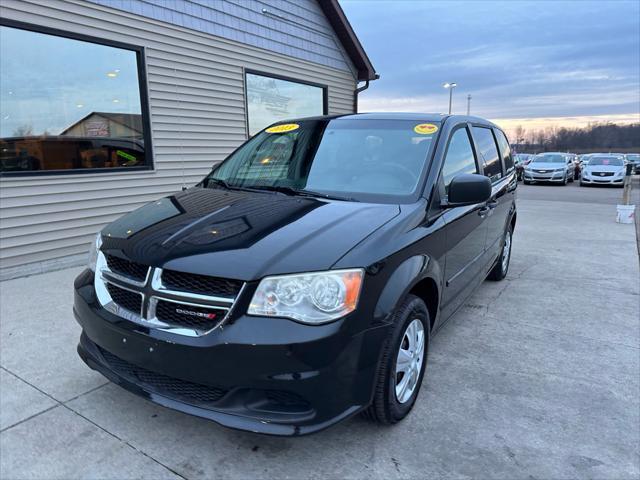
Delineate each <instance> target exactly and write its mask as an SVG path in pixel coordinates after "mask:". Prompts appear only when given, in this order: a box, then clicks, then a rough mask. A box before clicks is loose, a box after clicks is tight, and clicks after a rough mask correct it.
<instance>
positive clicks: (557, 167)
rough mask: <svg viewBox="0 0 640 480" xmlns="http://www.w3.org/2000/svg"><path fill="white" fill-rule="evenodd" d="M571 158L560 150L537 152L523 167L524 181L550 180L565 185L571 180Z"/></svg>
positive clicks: (572, 167) (527, 182) (573, 169)
mask: <svg viewBox="0 0 640 480" xmlns="http://www.w3.org/2000/svg"><path fill="white" fill-rule="evenodd" d="M574 175H575V167H574V165H573V160H572V159H571V158H570V157H569V156H568V155H567V154H566V153H561V152H546V153H539V154H538V155H536V156H535V157H533V159H532V160H531V162H530V163H529V164H528V165H526V166H525V167H524V179H523V180H524V183H525V184H527V185H528V184H530V183H533V182H551V183H560V184H562V185H566V184H567V183H569V182H573V178H574Z"/></svg>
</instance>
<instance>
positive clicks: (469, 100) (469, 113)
mask: <svg viewBox="0 0 640 480" xmlns="http://www.w3.org/2000/svg"><path fill="white" fill-rule="evenodd" d="M468 115H471V94H469V95H467V116H468Z"/></svg>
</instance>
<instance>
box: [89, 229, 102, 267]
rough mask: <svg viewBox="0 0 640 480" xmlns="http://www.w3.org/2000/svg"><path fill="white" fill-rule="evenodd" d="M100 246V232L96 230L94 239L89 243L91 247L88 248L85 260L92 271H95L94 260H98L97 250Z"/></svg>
mask: <svg viewBox="0 0 640 480" xmlns="http://www.w3.org/2000/svg"><path fill="white" fill-rule="evenodd" d="M101 246H102V233H101V232H98V234H97V235H96V238H95V240H94V241H93V242H92V243H91V247H90V248H89V259H88V261H87V263H88V265H87V266H88V267H89V268H90V269H91V271H92V272H95V271H96V262H97V261H98V250H100V247H101Z"/></svg>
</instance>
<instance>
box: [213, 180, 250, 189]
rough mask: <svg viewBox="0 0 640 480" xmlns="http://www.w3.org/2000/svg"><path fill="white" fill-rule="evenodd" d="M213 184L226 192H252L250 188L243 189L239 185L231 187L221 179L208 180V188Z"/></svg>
mask: <svg viewBox="0 0 640 480" xmlns="http://www.w3.org/2000/svg"><path fill="white" fill-rule="evenodd" d="M211 184H214V185H217V186H219V187H222V188H224V189H226V190H250V189H249V188H245V187H241V186H239V185H231V184H230V183H228V182H227V181H226V180H222V179H221V178H207V180H206V187H207V188H209V186H210V185H211Z"/></svg>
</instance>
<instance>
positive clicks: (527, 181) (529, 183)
mask: <svg viewBox="0 0 640 480" xmlns="http://www.w3.org/2000/svg"><path fill="white" fill-rule="evenodd" d="M522 182H523V183H524V184H525V185H531V182H530V181H529V180H523V181H522Z"/></svg>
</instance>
